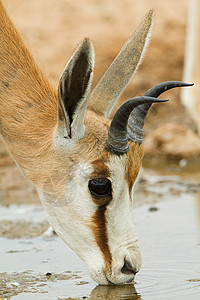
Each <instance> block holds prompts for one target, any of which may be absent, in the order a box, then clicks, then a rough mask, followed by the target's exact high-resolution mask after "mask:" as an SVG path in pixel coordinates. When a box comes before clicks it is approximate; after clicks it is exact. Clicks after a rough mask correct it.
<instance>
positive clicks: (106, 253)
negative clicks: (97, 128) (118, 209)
mask: <svg viewBox="0 0 200 300" xmlns="http://www.w3.org/2000/svg"><path fill="white" fill-rule="evenodd" d="M107 158H108V153H104V154H103V155H102V157H100V158H99V159H97V160H95V161H93V162H92V166H93V172H92V174H91V175H90V179H94V178H109V177H110V171H109V169H108V166H107V164H106V160H107ZM92 199H93V201H94V202H95V203H96V204H98V205H99V206H98V208H97V211H96V212H95V213H94V215H93V216H92V223H91V228H92V231H93V233H94V236H95V240H96V242H97V245H98V246H99V248H100V250H101V252H102V255H103V258H104V262H105V266H106V269H107V270H108V271H111V263H112V255H111V252H110V249H109V245H108V233H107V224H106V216H105V212H106V205H107V204H108V203H109V202H110V201H111V200H112V197H105V198H102V199H101V198H99V199H97V198H96V197H94V196H92Z"/></svg>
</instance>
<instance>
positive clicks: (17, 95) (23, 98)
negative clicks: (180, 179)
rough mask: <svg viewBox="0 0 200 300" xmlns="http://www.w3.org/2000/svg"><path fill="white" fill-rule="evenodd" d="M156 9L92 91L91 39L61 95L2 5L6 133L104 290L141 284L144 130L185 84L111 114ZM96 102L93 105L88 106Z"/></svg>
mask: <svg viewBox="0 0 200 300" xmlns="http://www.w3.org/2000/svg"><path fill="white" fill-rule="evenodd" d="M152 20H153V11H149V12H148V13H147V15H146V16H145V17H144V19H143V20H142V22H141V24H140V25H139V26H138V27H137V29H136V31H135V32H134V33H133V35H132V36H131V37H130V39H129V40H128V41H127V42H126V44H125V45H124V46H123V48H122V49H121V51H120V53H119V54H118V56H117V57H116V59H115V60H114V62H113V63H112V64H111V66H110V67H109V68H108V70H107V71H106V73H105V74H104V75H103V77H102V78H101V79H100V81H99V82H98V84H97V85H96V87H95V88H94V89H93V91H92V93H91V94H90V88H91V82H92V74H93V68H94V50H93V46H92V43H91V42H90V40H88V39H85V40H84V41H83V42H82V43H81V44H80V46H79V47H78V49H77V50H76V51H75V53H74V54H73V56H72V57H71V59H70V61H69V62H68V64H67V66H66V68H65V69H64V72H63V74H62V76H61V79H60V82H59V87H58V92H56V90H55V89H54V88H53V87H52V86H51V84H50V83H49V81H48V80H47V78H46V77H45V75H44V74H43V73H42V71H41V70H40V69H39V67H38V66H37V65H36V63H35V61H34V59H33V57H32V56H31V54H30V53H29V51H28V50H27V48H26V47H25V45H24V43H23V41H22V39H21V37H20V36H19V34H18V32H17V31H16V29H15V27H14V25H13V24H12V22H11V21H10V19H9V17H8V16H7V14H6V12H5V9H4V7H3V5H2V2H1V1H0V131H1V136H2V139H3V141H4V142H5V144H6V146H7V149H8V151H9V152H10V154H11V156H12V158H13V159H14V161H15V162H16V164H17V165H18V166H19V167H20V169H21V170H22V172H23V174H24V175H25V176H26V177H27V178H29V179H30V180H31V181H32V183H33V184H34V185H35V187H36V189H37V191H38V193H39V197H40V199H41V202H42V204H43V206H44V208H45V210H46V212H47V215H48V220H49V223H50V224H51V226H52V227H53V228H54V229H55V231H56V232H57V234H58V235H59V236H60V237H61V238H62V239H63V240H64V241H65V242H66V243H67V244H68V245H69V246H70V247H71V248H72V249H73V250H74V251H75V252H76V253H77V254H78V255H79V256H80V257H81V259H82V260H83V261H84V262H85V264H86V266H87V268H88V271H89V274H90V276H91V277H92V278H93V279H94V280H95V281H96V282H97V283H99V284H111V283H113V284H123V283H127V282H131V281H133V279H134V276H135V274H136V273H137V272H138V271H139V269H140V267H141V253H140V247H139V242H138V238H137V234H136V230H135V225H134V219H133V209H132V202H133V201H132V189H133V185H134V183H135V180H136V178H137V175H138V172H139V170H140V165H141V161H142V157H143V143H142V139H143V129H142V128H143V125H144V120H145V117H146V114H147V112H148V110H149V108H150V107H151V104H152V103H153V102H159V103H160V102H164V101H166V100H159V99H157V97H158V96H159V95H160V94H161V93H162V92H164V91H166V90H168V89H171V88H173V87H179V86H187V85H188V84H185V83H181V82H165V83H161V84H158V85H157V86H155V87H153V88H152V89H150V90H149V91H147V92H146V93H145V94H144V95H143V96H140V97H136V98H132V99H130V100H128V101H126V102H125V103H124V104H122V105H121V107H120V108H119V109H118V110H117V111H116V113H115V115H114V117H113V119H112V121H111V122H110V120H109V118H108V116H109V114H110V112H111V111H112V109H113V106H114V105H115V103H116V101H117V100H118V98H119V96H120V95H121V93H122V91H123V90H124V88H125V87H126V85H127V84H128V82H129V81H130V79H131V77H132V76H133V74H134V73H135V71H136V69H137V66H138V65H139V63H140V62H141V59H142V56H143V53H144V50H145V48H146V45H147V42H148V38H149V35H150V31H151V28H152ZM87 103H88V105H87Z"/></svg>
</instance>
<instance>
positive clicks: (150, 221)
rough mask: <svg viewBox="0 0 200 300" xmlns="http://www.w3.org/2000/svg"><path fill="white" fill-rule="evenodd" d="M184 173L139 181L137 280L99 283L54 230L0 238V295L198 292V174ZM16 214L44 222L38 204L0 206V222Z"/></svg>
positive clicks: (19, 299) (45, 298)
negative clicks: (51, 234) (45, 234)
mask: <svg viewBox="0 0 200 300" xmlns="http://www.w3.org/2000/svg"><path fill="white" fill-rule="evenodd" d="M186 177H187V176H186ZM188 180H189V179H188V178H185V177H184V179H183V178H182V177H179V176H176V177H173V176H172V177H169V176H167V177H166V176H162V177H160V175H155V174H153V175H152V174H150V175H148V176H147V178H145V180H143V182H141V183H139V189H140V190H139V191H136V194H138V198H141V199H142V198H143V201H141V203H140V207H136V208H135V220H136V224H137V231H138V235H139V238H140V242H141V248H142V254H143V266H142V269H141V271H140V272H139V273H138V274H137V276H136V279H135V284H134V285H123V286H97V285H96V283H95V282H93V281H92V280H91V279H90V277H89V275H88V273H87V270H86V268H85V266H84V264H83V263H82V261H81V260H80V259H79V257H77V256H76V254H75V253H74V252H73V251H72V250H71V249H70V248H68V246H67V245H66V244H65V243H64V242H63V241H62V240H61V239H60V238H59V237H57V236H55V237H52V238H44V237H42V236H39V237H34V238H29V239H25V238H20V239H7V238H3V237H1V238H0V291H1V292H0V295H1V293H5V292H6V294H4V295H3V294H2V295H1V296H0V297H1V298H3V299H12V300H15V299H16V300H23V299H26V300H27V299H30V300H36V299H37V300H38V299H39V300H53V299H54V300H55V299H57V300H64V299H67V298H68V297H71V298H75V299H84V297H85V299H88V298H90V299H92V300H96V299H101V300H111V299H116V300H118V299H120V300H121V299H124V300H125V299H126V300H129V299H145V300H146V299H147V300H156V299H162V300H164V299H181V300H182V299H185V300H186V299H190V300H193V299H194V300H197V299H200V192H199V189H198V180H197V179H195V180H194V181H192V182H191V181H188ZM146 199H148V201H146ZM155 199H156V202H155V201H154V200H155ZM154 202H155V203H154ZM144 203H148V204H144ZM141 204H143V205H141ZM137 206H138V205H137ZM13 219H14V220H18V219H21V220H27V221H30V220H31V221H32V222H42V221H44V220H45V214H44V212H43V210H42V208H41V207H39V206H26V205H23V206H10V207H8V208H6V207H0V221H1V220H13ZM47 273H50V274H51V275H50V274H49V275H46V274H47Z"/></svg>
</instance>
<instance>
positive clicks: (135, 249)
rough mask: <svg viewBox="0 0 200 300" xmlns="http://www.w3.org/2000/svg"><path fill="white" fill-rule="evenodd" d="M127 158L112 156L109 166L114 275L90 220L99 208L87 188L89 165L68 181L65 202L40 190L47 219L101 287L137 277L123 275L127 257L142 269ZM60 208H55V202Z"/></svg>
mask: <svg viewBox="0 0 200 300" xmlns="http://www.w3.org/2000/svg"><path fill="white" fill-rule="evenodd" d="M126 163H127V155H124V156H123V157H122V158H121V157H118V156H115V155H111V156H110V161H109V163H108V167H109V170H110V172H111V178H110V180H111V182H112V184H113V186H112V188H113V199H112V201H111V202H110V203H109V204H108V206H107V209H106V220H107V232H108V244H109V248H110V252H111V255H112V260H113V261H112V270H111V273H110V272H108V270H106V266H105V262H104V259H103V255H102V253H101V250H100V249H99V247H98V245H97V243H96V240H95V236H94V233H93V232H92V229H91V226H90V224H91V218H92V216H93V215H94V214H95V212H96V210H97V208H98V206H97V205H96V204H95V203H94V202H93V200H92V197H91V195H90V192H89V189H88V180H89V178H90V174H91V173H92V171H93V168H92V166H91V165H89V164H88V163H82V164H80V165H78V167H77V168H76V170H75V171H74V177H73V179H71V180H70V181H68V183H67V185H66V191H65V195H64V199H63V200H62V199H59V201H56V200H55V199H53V200H52V201H51V198H49V197H46V195H45V193H43V192H42V191H39V195H40V199H41V201H42V203H43V205H44V207H45V209H46V211H47V214H48V220H49V223H50V224H51V226H52V227H53V228H54V230H55V231H56V232H57V234H58V235H59V236H60V237H61V238H62V239H63V240H64V241H65V242H66V243H67V244H68V245H69V246H70V247H71V248H72V249H73V250H74V251H75V252H76V254H77V255H79V256H80V257H81V259H82V260H83V261H84V262H85V264H86V265H87V268H88V271H89V273H90V276H91V277H92V278H93V279H94V280H95V281H96V282H98V283H99V284H108V280H109V281H110V282H112V283H115V284H120V283H124V282H128V281H131V280H133V279H134V275H126V274H122V273H121V269H122V267H123V265H124V259H125V257H129V260H131V261H132V263H133V265H134V266H135V269H136V270H137V271H139V269H140V267H141V254H140V247H139V243H138V239H137V234H136V231H135V225H134V218H133V208H132V201H131V199H130V198H129V190H128V184H127V182H126V181H125V179H124V177H125V170H126V168H125V167H126ZM57 202H58V203H59V205H56V203H57Z"/></svg>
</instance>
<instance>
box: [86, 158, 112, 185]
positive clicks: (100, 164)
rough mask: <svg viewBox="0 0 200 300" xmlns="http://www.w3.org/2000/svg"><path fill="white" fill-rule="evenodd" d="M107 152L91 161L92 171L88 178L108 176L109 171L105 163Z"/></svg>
mask: <svg viewBox="0 0 200 300" xmlns="http://www.w3.org/2000/svg"><path fill="white" fill-rule="evenodd" d="M107 157H108V154H107V153H105V154H104V155H102V157H100V158H99V159H96V160H94V161H93V162H92V166H93V172H92V174H91V175H90V179H94V178H103V177H104V178H108V177H110V171H109V169H108V166H107V165H106V160H107Z"/></svg>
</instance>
